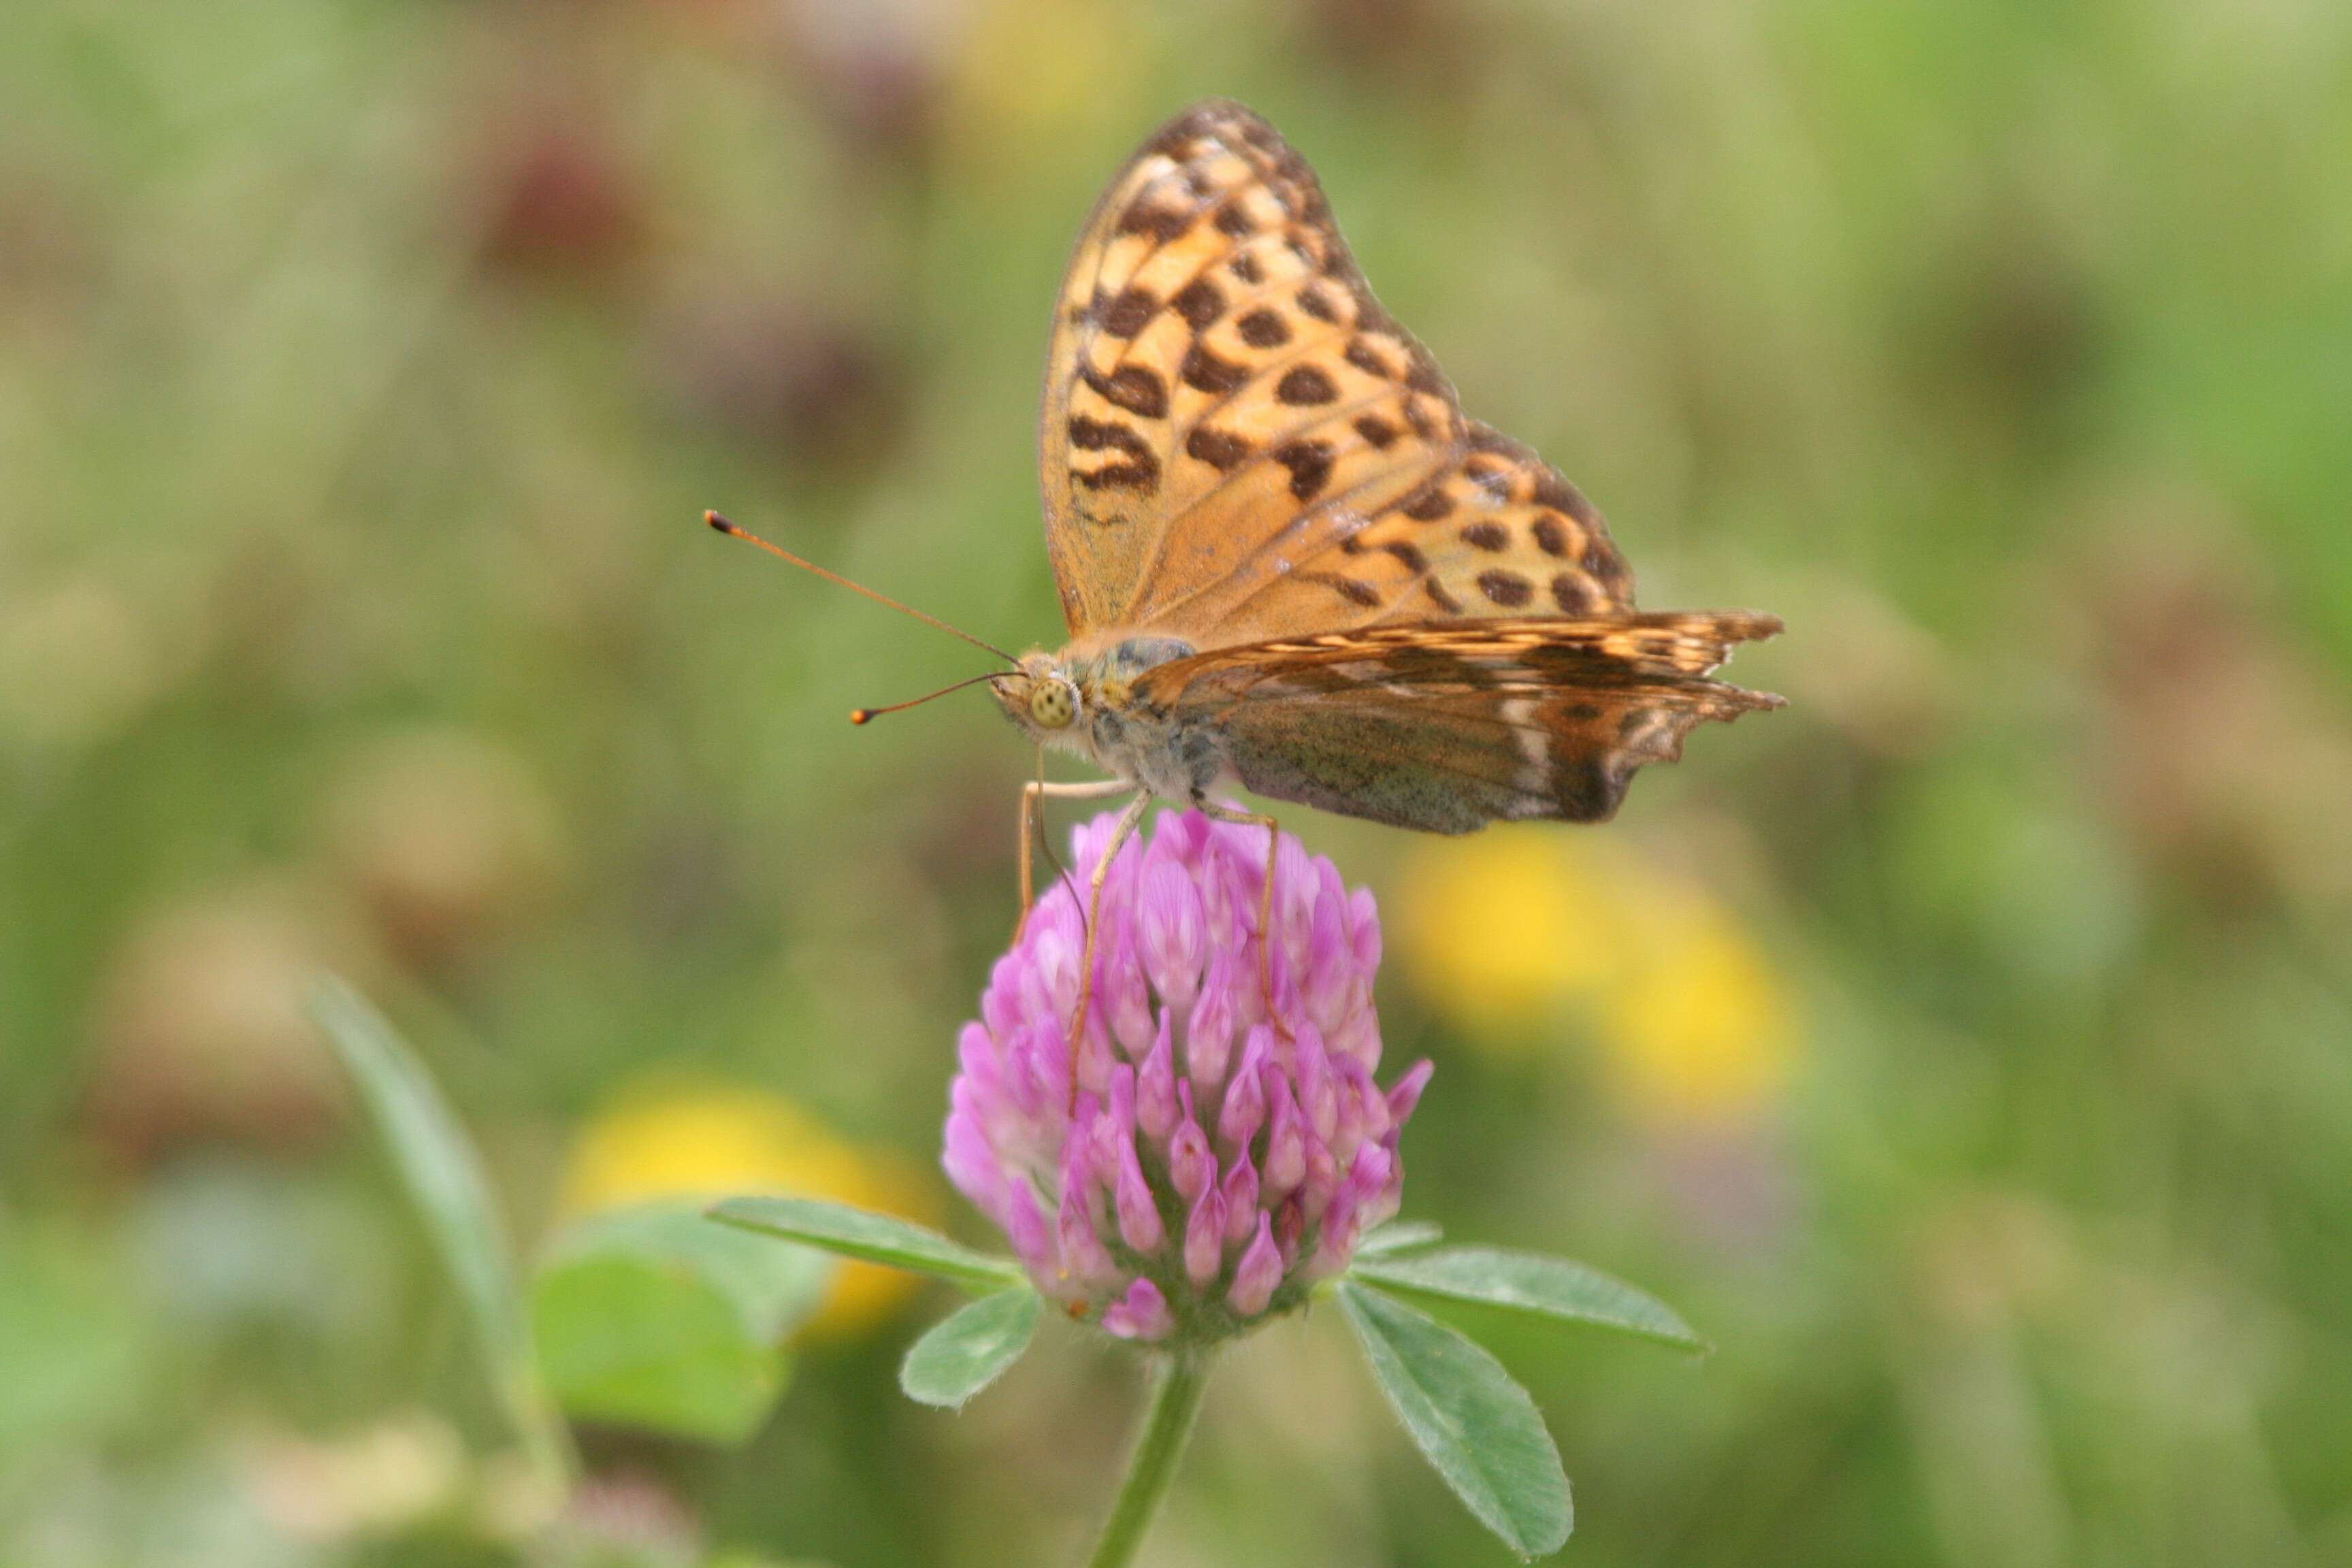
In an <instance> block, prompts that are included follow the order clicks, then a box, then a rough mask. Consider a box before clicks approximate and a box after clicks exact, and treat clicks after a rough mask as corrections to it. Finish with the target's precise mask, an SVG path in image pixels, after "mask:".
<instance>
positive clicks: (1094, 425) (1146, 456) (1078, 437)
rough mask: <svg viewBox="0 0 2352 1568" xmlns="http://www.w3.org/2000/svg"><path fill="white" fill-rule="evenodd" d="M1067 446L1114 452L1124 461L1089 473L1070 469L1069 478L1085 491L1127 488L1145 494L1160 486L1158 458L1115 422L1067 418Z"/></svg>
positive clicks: (1139, 438) (1137, 438)
mask: <svg viewBox="0 0 2352 1568" xmlns="http://www.w3.org/2000/svg"><path fill="white" fill-rule="evenodd" d="M1070 445H1071V446H1073V447H1077V448H1078V449H1079V450H1080V451H1085V452H1101V451H1115V452H1118V453H1119V454H1120V455H1121V457H1122V458H1124V459H1125V460H1124V461H1122V462H1117V463H1107V464H1105V465H1104V466H1103V467H1101V468H1097V469H1095V470H1094V471H1093V472H1091V473H1087V472H1085V471H1083V470H1081V469H1078V468H1072V469H1071V470H1070V477H1071V478H1072V479H1076V481H1077V482H1078V483H1080V484H1082V485H1084V486H1086V487H1087V489H1094V490H1098V489H1131V490H1141V491H1144V492H1146V493H1149V492H1150V491H1152V490H1154V489H1158V488H1159V486H1160V459H1159V458H1156V457H1154V456H1153V455H1152V452H1151V448H1150V447H1148V446H1146V445H1144V441H1143V437H1140V436H1139V435H1137V434H1136V433H1135V432H1134V431H1133V430H1130V429H1129V428H1128V427H1127V426H1125V425H1122V424H1120V423H1118V421H1116V420H1107V419H1089V418H1087V416H1085V415H1083V414H1076V415H1073V416H1071V417H1070Z"/></svg>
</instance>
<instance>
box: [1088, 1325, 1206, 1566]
mask: <svg viewBox="0 0 2352 1568" xmlns="http://www.w3.org/2000/svg"><path fill="white" fill-rule="evenodd" d="M1208 1385H1209V1357H1208V1355H1207V1354H1206V1353H1205V1352H1201V1351H1178V1352H1174V1353H1172V1354H1170V1355H1167V1356H1164V1357H1162V1358H1161V1359H1160V1363H1159V1365H1158V1367H1157V1368H1156V1369H1155V1370H1154V1371H1153V1373H1152V1378H1151V1397H1150V1404H1149V1405H1146V1406H1145V1407H1144V1412H1143V1426H1142V1428H1141V1429H1140V1430H1139V1432H1137V1434H1136V1437H1135V1452H1134V1454H1133V1455H1131V1456H1130V1457H1129V1459H1128V1461H1127V1479H1125V1480H1122V1481H1121V1482H1119V1484H1118V1500H1117V1501H1115V1502H1113V1503H1112V1504H1111V1510H1110V1519H1109V1521H1108V1522H1106V1523H1105V1524H1104V1525H1103V1532H1102V1540H1101V1541H1100V1542H1097V1544H1096V1546H1095V1552H1094V1555H1093V1556H1091V1557H1089V1558H1087V1568H1126V1564H1127V1563H1129V1562H1130V1561H1131V1560H1132V1559H1133V1558H1134V1556H1135V1549H1136V1548H1137V1547H1138V1546H1139V1545H1141V1544H1142V1543H1143V1532H1144V1531H1145V1530H1146V1529H1147V1528H1149V1527H1150V1523H1151V1516H1152V1515H1153V1514H1154V1513H1156V1512H1158V1511H1159V1509H1160V1499H1161V1498H1163V1497H1165V1496H1167V1495H1168V1483H1169V1482H1170V1481H1172V1480H1174V1479H1176V1461H1177V1459H1178V1458H1180V1457H1181V1455H1182V1454H1183V1452H1184V1439H1185V1438H1187V1437H1189V1436H1192V1417H1194V1416H1195V1415H1199V1414H1200V1413H1201V1394H1202V1390H1203V1389H1205V1388H1207V1387H1208Z"/></svg>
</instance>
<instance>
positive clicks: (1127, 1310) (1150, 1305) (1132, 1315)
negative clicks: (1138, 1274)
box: [1102, 1279, 1176, 1340]
mask: <svg viewBox="0 0 2352 1568" xmlns="http://www.w3.org/2000/svg"><path fill="white" fill-rule="evenodd" d="M1102 1326H1103V1327H1104V1328H1106V1329H1108V1331H1111V1332H1112V1333H1114V1334H1117V1335H1118V1337H1119V1338H1120V1339H1123V1340H1160V1339H1166V1338H1167V1337H1168V1331H1169V1330H1171V1329H1172V1328H1174V1327H1175V1326H1176V1320H1175V1318H1174V1317H1173V1316H1172V1315H1171V1313H1170V1312H1169V1310H1168V1298H1167V1297H1165V1296H1162V1295H1161V1294H1160V1287H1159V1286H1157V1285H1154V1284H1153V1283H1152V1282H1151V1281H1150V1280H1149V1279H1139V1280H1137V1281H1136V1282H1135V1283H1134V1284H1133V1285H1130V1286H1129V1287H1128V1291H1127V1294H1126V1295H1125V1296H1124V1297H1122V1298H1120V1299H1119V1300H1117V1301H1114V1302H1112V1303H1111V1304H1110V1306H1109V1307H1108V1308H1107V1309H1105V1310H1104V1312H1103V1316H1102Z"/></svg>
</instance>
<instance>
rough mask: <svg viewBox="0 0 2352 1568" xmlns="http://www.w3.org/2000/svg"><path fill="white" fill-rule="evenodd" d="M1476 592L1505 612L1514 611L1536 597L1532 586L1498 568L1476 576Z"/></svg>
mask: <svg viewBox="0 0 2352 1568" xmlns="http://www.w3.org/2000/svg"><path fill="white" fill-rule="evenodd" d="M1478 591H1479V592H1480V593H1482V594H1484V595H1486V597H1487V598H1489V599H1492V600H1493V601H1494V602H1495V603H1496V604H1497V605H1502V606H1503V608H1505V609H1507V610H1516V609H1517V608H1518V607H1519V606H1520V605H1524V604H1526V603H1527V602H1528V600H1529V599H1532V598H1534V597H1535V596H1536V589H1535V584H1532V583H1530V582H1528V580H1527V579H1526V578H1525V577H1522V576H1520V575H1519V574H1517V572H1506V571H1503V570H1502V569H1501V568H1499V567H1494V568H1490V569H1488V570H1486V571H1485V572H1481V573H1479V574H1478Z"/></svg>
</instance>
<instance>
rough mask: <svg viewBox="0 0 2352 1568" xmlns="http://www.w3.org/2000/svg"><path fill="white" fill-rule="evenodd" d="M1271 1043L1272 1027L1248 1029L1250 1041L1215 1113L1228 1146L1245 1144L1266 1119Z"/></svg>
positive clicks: (1272, 1041) (1221, 1135)
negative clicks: (1268, 1064)
mask: <svg viewBox="0 0 2352 1568" xmlns="http://www.w3.org/2000/svg"><path fill="white" fill-rule="evenodd" d="M1273 1043H1274V1030H1273V1029H1272V1028H1270V1027H1268V1026H1266V1025H1264V1024H1260V1025H1259V1026H1257V1027H1255V1028H1254V1029H1252V1030H1251V1031H1250V1035H1249V1044H1247V1045H1245V1046H1244V1047H1242V1064H1241V1067H1240V1068H1238V1069H1236V1070H1235V1072H1234V1083H1233V1088H1232V1089H1228V1090H1227V1091H1226V1093H1225V1103H1224V1108H1223V1110H1220V1111H1219V1112H1218V1113H1217V1137H1218V1139H1219V1140H1220V1141H1221V1142H1223V1144H1224V1146H1225V1147H1226V1148H1228V1149H1236V1150H1238V1149H1242V1148H1244V1147H1245V1146H1246V1145H1247V1144H1248V1142H1249V1141H1250V1140H1251V1139H1253V1138H1255V1137H1256V1136H1257V1130H1258V1129H1259V1128H1260V1127H1261V1126H1263V1125H1264V1124H1265V1081H1264V1079H1265V1070H1266V1058H1267V1057H1268V1056H1269V1055H1271V1054H1272V1051H1273Z"/></svg>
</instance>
